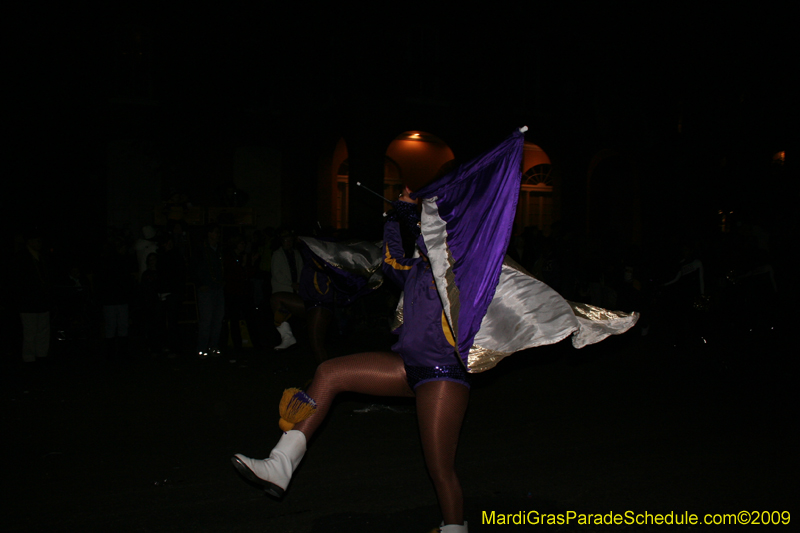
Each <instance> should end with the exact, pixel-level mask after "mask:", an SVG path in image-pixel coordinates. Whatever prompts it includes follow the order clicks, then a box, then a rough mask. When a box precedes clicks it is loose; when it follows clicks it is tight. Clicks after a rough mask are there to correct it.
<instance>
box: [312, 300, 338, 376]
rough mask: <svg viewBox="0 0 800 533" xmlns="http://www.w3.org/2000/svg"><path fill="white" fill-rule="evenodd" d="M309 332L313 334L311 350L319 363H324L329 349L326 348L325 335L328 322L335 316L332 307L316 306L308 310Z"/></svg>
mask: <svg viewBox="0 0 800 533" xmlns="http://www.w3.org/2000/svg"><path fill="white" fill-rule="evenodd" d="M307 314H308V332H309V334H310V335H311V351H313V352H314V357H315V358H316V360H317V363H318V364H319V363H322V362H323V361H325V360H326V359H327V358H328V351H327V350H326V349H325V336H326V334H327V333H328V324H330V322H331V319H332V318H333V313H332V312H331V311H330V309H325V308H324V307H314V308H312V309H309V310H308V311H307Z"/></svg>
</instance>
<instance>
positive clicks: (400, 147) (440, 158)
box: [383, 131, 453, 200]
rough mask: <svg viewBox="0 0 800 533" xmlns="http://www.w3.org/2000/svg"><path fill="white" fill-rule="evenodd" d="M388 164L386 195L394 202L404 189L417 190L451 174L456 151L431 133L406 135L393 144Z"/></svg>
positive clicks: (389, 150)
mask: <svg viewBox="0 0 800 533" xmlns="http://www.w3.org/2000/svg"><path fill="white" fill-rule="evenodd" d="M386 160H387V165H385V167H384V168H385V172H384V177H383V193H384V196H385V197H386V198H388V199H389V200H394V199H395V198H397V196H398V195H399V194H400V192H401V191H402V188H403V185H408V186H409V187H410V188H411V189H412V190H416V189H418V188H420V187H422V186H423V185H426V184H428V183H430V182H431V181H433V180H434V179H436V178H438V177H440V176H442V175H443V174H444V173H446V172H447V171H449V170H450V168H451V167H452V164H453V151H452V150H451V149H450V147H449V146H448V145H447V143H445V142H444V141H442V140H441V139H440V138H439V137H437V136H435V135H433V134H431V133H426V132H424V131H405V132H403V133H401V134H400V135H398V136H397V137H395V139H394V140H393V141H392V142H391V143H390V144H389V147H388V148H387V149H386ZM388 162H391V163H392V165H389V164H388Z"/></svg>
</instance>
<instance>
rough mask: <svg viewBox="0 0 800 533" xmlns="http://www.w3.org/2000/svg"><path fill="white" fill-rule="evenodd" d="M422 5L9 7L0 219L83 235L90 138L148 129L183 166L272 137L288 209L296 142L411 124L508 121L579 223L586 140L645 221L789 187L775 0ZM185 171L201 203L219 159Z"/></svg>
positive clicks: (451, 126) (103, 176)
mask: <svg viewBox="0 0 800 533" xmlns="http://www.w3.org/2000/svg"><path fill="white" fill-rule="evenodd" d="M169 6H172V4H171V3H170V4H169ZM437 6H438V4H429V3H428V4H426V3H420V4H415V5H404V6H403V7H402V8H401V7H400V6H393V7H391V8H389V7H386V8H371V9H370V8H367V9H350V8H347V7H346V6H343V5H336V6H333V5H331V6H325V7H309V8H308V9H306V8H302V7H297V8H283V7H273V6H269V7H259V8H240V9H234V8H224V9H223V8H219V7H215V6H207V7H202V6H192V7H191V8H188V7H181V8H176V7H168V6H165V5H155V4H154V5H150V6H149V7H148V4H140V3H136V4H133V3H132V4H128V5H126V6H124V7H120V6H116V7H113V8H104V9H98V10H95V11H91V10H76V9H75V8H73V7H69V8H67V7H58V8H54V9H51V10H47V11H41V12H40V11H36V12H33V11H29V12H28V13H27V14H26V16H23V17H21V18H20V19H19V20H18V23H19V27H20V28H21V30H22V31H20V35H21V38H20V39H19V40H18V41H17V42H16V43H15V45H14V50H15V53H14V54H13V59H15V60H16V61H17V64H16V65H15V66H16V67H17V68H15V69H13V70H12V73H13V75H12V76H11V79H12V80H13V83H12V84H11V85H12V87H13V88H14V89H18V90H19V93H18V94H15V96H14V97H13V100H12V101H11V102H9V104H10V106H9V107H10V109H11V110H12V112H13V113H12V116H14V117H15V118H17V119H18V120H17V121H14V129H15V131H16V134H15V135H14V141H15V142H17V143H19V146H18V147H15V148H14V149H13V151H12V153H11V155H12V158H13V160H15V162H16V163H18V164H17V165H15V166H14V167H13V168H14V169H15V170H14V172H15V174H16V175H17V177H16V178H15V179H12V180H11V183H10V184H9V187H10V190H8V192H7V198H8V199H10V201H11V205H12V207H15V208H16V209H17V210H18V211H17V212H16V213H15V216H14V221H15V222H20V221H25V222H24V223H28V221H29V220H30V219H31V218H32V219H34V220H37V219H38V220H37V223H40V222H41V223H43V225H45V226H47V227H48V228H50V229H51V230H52V231H55V232H58V233H60V234H61V235H62V236H63V234H76V233H80V234H83V235H87V236H88V235H96V234H97V231H95V230H94V229H95V228H96V227H97V226H98V225H99V226H102V225H103V222H104V220H105V218H106V216H105V207H106V206H105V204H104V201H105V194H104V191H105V190H106V189H107V187H108V183H107V179H108V177H107V172H106V155H105V151H106V145H107V142H109V141H110V140H114V139H122V138H124V139H142V140H150V141H156V142H157V143H158V144H159V146H161V147H162V150H163V151H164V153H165V154H166V157H167V158H169V157H173V158H179V157H184V158H186V159H191V158H192V157H195V158H196V157H198V155H197V154H191V153H189V152H190V151H191V150H192V149H195V150H196V151H199V152H200V157H202V156H203V155H205V157H207V158H209V159H213V158H214V157H218V158H220V159H222V158H223V157H224V156H222V155H219V156H217V153H224V151H225V150H226V149H230V147H231V146H234V145H235V144H236V143H242V142H255V143H264V144H270V145H274V146H277V147H279V151H280V152H281V154H282V172H283V175H284V176H285V178H284V182H285V183H287V184H288V183H294V184H295V187H296V190H294V191H292V190H290V192H289V193H288V194H289V196H288V197H286V198H285V200H284V203H287V202H288V203H290V204H292V203H297V202H298V201H300V194H299V192H298V191H303V190H307V183H305V184H304V183H303V180H308V179H309V178H308V177H307V176H308V173H307V172H306V167H307V166H308V165H309V164H310V163H308V162H307V160H308V159H313V158H315V157H317V154H316V153H315V152H314V151H313V150H309V147H310V146H312V145H313V140H314V137H315V135H323V134H327V132H328V131H329V130H331V129H336V130H338V131H340V132H341V131H344V132H345V133H351V134H353V135H362V136H363V135H365V134H364V133H363V132H364V131H369V130H370V129H371V128H375V127H376V124H380V123H382V122H388V123H391V124H392V125H397V126H398V127H400V126H403V125H406V123H409V124H412V125H413V122H414V120H416V122H418V123H420V124H421V126H425V125H427V124H436V125H437V126H438V125H441V124H447V125H448V131H453V130H455V131H459V132H462V134H461V136H460V137H458V136H455V135H451V137H456V138H455V139H453V140H451V141H450V143H451V145H453V144H455V145H456V146H454V149H456V152H457V157H458V158H459V159H466V158H468V157H469V156H471V155H474V154H475V153H476V152H477V151H479V150H482V149H485V148H486V147H488V146H489V145H490V144H491V143H492V142H495V140H496V139H498V138H501V137H502V136H504V135H506V134H507V132H508V131H510V130H511V129H512V128H514V127H517V126H519V125H522V124H528V125H529V126H530V128H531V132H530V133H529V134H528V137H529V138H530V139H532V140H533V141H534V142H543V141H547V143H548V152H550V153H551V155H553V152H555V154H554V155H556V156H558V157H559V158H560V160H561V164H562V165H563V166H564V167H565V168H564V171H563V172H564V173H565V174H566V175H568V176H570V178H571V180H572V183H574V186H569V187H565V188H568V189H569V190H567V191H565V193H564V194H565V196H564V200H563V202H564V206H563V209H564V210H565V212H564V215H565V218H573V219H576V220H578V221H579V222H580V223H584V222H585V220H582V218H584V217H585V216H586V215H585V202H586V199H585V192H584V191H585V186H586V185H585V177H584V176H583V175H584V174H585V168H586V165H587V160H588V158H589V157H590V156H591V154H592V153H595V152H597V150H600V149H602V148H614V149H616V150H617V151H619V152H624V153H627V154H630V155H632V157H633V160H635V163H636V165H637V166H638V167H639V169H638V181H639V188H640V194H641V197H642V201H643V202H644V208H643V209H642V217H643V224H644V226H645V228H646V230H651V231H657V230H661V229H664V228H672V227H674V226H675V224H682V223H683V221H684V220H687V219H691V218H692V217H704V216H709V213H714V212H715V211H717V210H718V209H727V210H730V209H732V208H734V207H739V206H741V205H743V204H745V203H747V204H748V205H749V206H750V207H751V208H753V209H757V210H759V212H768V213H769V214H770V216H778V215H779V214H781V213H784V212H785V211H787V210H788V209H789V208H790V206H791V203H792V202H794V200H795V199H796V194H797V186H796V183H795V180H794V179H793V178H791V176H793V175H794V170H793V161H792V155H791V152H790V153H789V155H788V157H787V158H786V162H785V165H784V166H783V167H782V168H781V169H780V170H779V171H778V172H775V168H774V167H773V165H771V158H772V156H773V154H775V153H776V152H779V151H782V150H787V147H788V146H789V145H790V144H792V142H793V140H794V139H795V138H796V137H795V134H794V132H793V131H791V130H790V122H791V119H790V117H793V116H796V102H795V99H794V98H793V97H792V96H793V95H794V91H793V89H794V87H796V85H795V84H794V75H793V69H792V68H791V65H792V57H793V52H792V50H793V48H792V47H791V46H790V44H789V31H788V28H787V24H788V22H787V16H786V13H785V12H784V11H782V9H781V7H780V6H781V4H780V3H774V4H773V3H769V2H766V3H745V4H744V5H739V6H729V7H726V8H717V7H712V6H710V5H709V6H705V7H704V6H697V5H695V6H691V7H689V6H688V5H686V4H682V3H678V4H675V3H671V4H664V5H657V6H654V5H643V4H641V3H634V2H631V3H612V4H607V5H599V4H591V5H583V4H575V5H568V4H563V5H562V4H558V5H557V6H556V5H553V4H552V3H544V4H537V3H534V2H524V3H523V2H516V3H512V4H511V5H509V6H507V7H506V8H500V7H496V8H495V7H492V8H489V7H488V5H487V4H485V3H481V2H464V3H462V4H460V5H459V7H458V8H457V9H451V8H447V7H441V6H439V7H437ZM407 117H409V118H407ZM679 126H680V133H679V129H678V128H679ZM440 129H444V128H440ZM397 131H398V132H399V131H400V130H397ZM465 131H466V132H467V133H464V132H465ZM198 146H200V147H201V148H199V149H198V148H196V147H198ZM309 152H311V153H309ZM196 165H197V166H206V167H209V166H210V167H211V168H213V169H214V171H215V172H216V173H217V176H216V177H215V176H197V174H196V173H195V176H194V177H193V178H192V179H193V180H195V181H194V183H192V186H193V187H194V189H195V190H197V191H198V193H197V194H198V195H199V196H201V198H200V200H202V199H204V198H205V197H204V196H203V195H206V196H207V195H208V192H206V191H205V190H204V189H210V190H213V188H214V186H215V185H216V184H215V180H217V181H219V180H222V179H224V177H226V176H223V175H224V173H225V172H230V171H229V170H228V169H227V168H226V165H227V166H229V163H225V162H222V163H218V162H216V161H211V163H210V164H208V163H207V164H200V163H196ZM304 165H305V166H304ZM356 165H357V163H356ZM570 165H571V166H572V167H571V166H570ZM211 172H212V171H209V174H210V173H211ZM286 177H289V178H296V179H286ZM162 179H167V180H169V179H173V180H178V181H179V185H181V186H183V185H184V184H183V183H180V179H181V177H180V176H165V177H162ZM581 180H583V182H582V181H581ZM572 183H571V184H572ZM571 184H570V185H571ZM290 189H291V187H290ZM581 189H583V190H581ZM303 198H305V197H303ZM197 203H202V201H199V202H197ZM312 205H313V204H312ZM6 211H8V210H6ZM17 215H19V216H17ZM295 216H297V215H295ZM300 216H301V217H302V215H300ZM305 216H306V220H302V219H301V220H296V219H292V215H288V214H286V215H284V220H283V221H282V222H285V223H294V224H301V223H307V222H309V221H313V220H314V218H313V213H310V212H306V214H305ZM787 218H789V219H790V218H791V217H787ZM771 222H772V224H774V225H775V226H782V225H783V223H784V222H778V221H775V220H772V221H771ZM786 222H789V220H786Z"/></svg>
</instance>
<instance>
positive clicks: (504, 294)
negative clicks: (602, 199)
mask: <svg viewBox="0 0 800 533" xmlns="http://www.w3.org/2000/svg"><path fill="white" fill-rule="evenodd" d="M638 318H639V314H638V313H624V312H622V311H609V310H607V309H603V308H600V307H596V306H593V305H590V304H584V303H577V302H570V301H567V300H565V299H564V298H562V297H561V295H560V294H558V293H557V292H556V291H554V290H553V289H551V288H550V287H549V286H548V285H547V284H545V283H543V282H541V281H539V280H538V279H536V278H534V277H533V276H531V275H530V274H529V273H527V272H526V271H525V270H524V269H523V268H522V267H521V266H519V265H518V264H517V263H515V262H514V261H513V260H512V259H511V258H509V257H506V259H505V261H504V263H503V267H502V272H501V274H500V282H499V283H498V285H497V290H496V291H495V294H494V298H493V299H492V302H491V304H489V308H488V309H487V311H486V315H485V316H484V317H483V320H482V322H481V327H480V329H479V330H478V333H477V335H476V336H475V343H474V344H473V345H472V346H471V347H470V350H469V353H468V356H467V367H468V370H469V371H470V372H472V373H477V372H483V371H485V370H489V369H490V368H492V367H494V366H495V365H496V364H497V363H498V362H500V360H502V359H503V358H505V357H507V356H509V355H511V354H513V353H514V352H518V351H520V350H526V349H528V348H533V347H535V346H544V345H547V344H553V343H556V342H559V341H561V340H563V339H565V338H567V337H569V336H570V335H572V345H573V346H574V347H575V348H583V347H584V346H587V345H589V344H594V343H596V342H600V341H602V340H603V339H605V338H606V337H608V336H609V335H618V334H620V333H624V332H626V331H628V330H629V329H630V328H632V327H633V325H634V324H636V321H637V320H638Z"/></svg>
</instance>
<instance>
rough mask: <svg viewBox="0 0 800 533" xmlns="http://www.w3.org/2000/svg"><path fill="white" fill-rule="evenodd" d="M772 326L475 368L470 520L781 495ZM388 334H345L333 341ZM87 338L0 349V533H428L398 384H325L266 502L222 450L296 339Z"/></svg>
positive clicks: (789, 482) (465, 468)
mask: <svg viewBox="0 0 800 533" xmlns="http://www.w3.org/2000/svg"><path fill="white" fill-rule="evenodd" d="M787 317H788V315H787ZM783 324H787V325H788V324H789V320H788V318H786V319H785V320H784V321H783ZM782 329H784V330H785V329H786V328H785V326H778V327H777V329H775V330H770V329H768V328H767V329H763V328H762V330H761V331H756V332H749V331H744V330H741V329H735V328H731V329H730V330H729V331H727V332H725V333H724V335H719V336H718V337H716V339H717V340H715V341H713V342H711V341H709V343H708V344H706V345H693V344H690V345H689V346H681V347H678V348H675V347H673V346H672V345H671V343H669V342H666V341H665V339H664V338H663V337H661V338H660V337H659V336H657V335H655V334H651V335H648V336H645V337H642V336H640V332H639V330H638V328H637V329H634V330H633V331H631V332H630V333H628V334H627V335H625V336H622V337H619V338H611V339H609V340H607V341H605V342H603V343H601V344H600V345H597V346H592V347H588V348H585V349H583V350H580V351H578V350H574V349H572V348H571V347H570V346H569V345H568V344H565V343H561V344H559V345H556V346H550V347H545V348H539V349H535V350H529V351H527V352H524V353H520V354H516V355H514V356H512V357H511V358H509V359H507V360H506V361H504V362H502V363H501V364H500V365H499V366H498V367H497V368H496V369H494V370H491V371H489V372H487V373H485V374H482V375H479V376H478V377H477V379H476V382H475V384H474V386H473V393H472V398H471V403H470V408H469V411H468V413H467V419H466V421H465V424H464V428H463V433H462V438H461V444H460V448H459V454H458V469H459V473H460V477H461V479H462V483H463V487H464V492H465V496H466V511H467V519H468V520H469V522H470V531H476V532H480V531H519V530H521V531H552V532H555V531H581V532H591V531H688V530H690V529H692V530H697V529H704V528H707V529H711V530H715V531H716V530H719V531H724V530H728V529H729V528H726V527H724V526H703V525H699V526H694V527H688V526H650V525H638V526H636V525H616V526H611V525H578V524H577V523H575V522H573V523H571V524H569V525H549V526H548V525H544V526H542V525H539V526H536V525H525V526H514V525H504V526H500V525H495V526H487V525H482V524H481V518H482V515H483V512H484V511H485V512H486V513H487V514H488V513H491V512H492V511H494V512H495V513H496V515H495V516H497V515H498V514H499V513H518V512H520V511H521V512H523V513H527V512H528V511H533V510H535V511H538V512H540V513H545V512H546V513H567V512H568V511H575V512H577V513H592V514H596V513H601V514H607V513H609V512H614V513H625V512H626V511H633V512H634V513H645V512H647V513H651V514H655V513H662V514H663V513H668V512H670V511H672V512H674V513H675V514H676V515H677V514H681V513H683V512H685V511H687V512H689V513H695V514H698V515H699V516H702V515H703V514H705V513H737V512H739V511H742V510H748V511H789V512H791V511H795V510H796V507H797V501H800V500H799V499H798V490H797V473H798V460H797V443H796V442H797V441H796V436H795V434H796V426H797V416H796V412H797V411H796V407H795V397H796V394H795V392H794V389H795V386H796V381H797V380H796V375H797V374H796V368H797V364H796V358H797V356H796V354H795V350H796V348H793V347H791V346H790V345H787V344H784V343H782V342H781V340H780V336H781V335H780V333H781V330H782ZM787 333H788V332H787ZM787 336H788V335H787ZM75 342H77V341H75ZM390 343H391V337H390V336H389V335H388V334H384V333H381V332H372V333H371V334H355V335H352V336H351V337H350V338H348V339H344V340H339V341H336V342H335V343H334V344H333V345H332V352H333V353H334V354H335V355H340V354H343V353H349V352H352V351H360V350H367V349H376V348H385V347H388V346H389V345H390ZM94 347H95V346H94V344H93V343H92V342H86V343H85V344H84V345H78V344H74V345H72V346H71V347H64V346H54V352H55V353H54V354H53V356H52V357H51V358H50V359H51V360H50V361H48V363H47V364H40V363H36V364H35V365H33V367H22V364H21V363H16V362H11V361H9V360H10V356H9V357H8V358H7V361H6V363H5V364H4V366H3V381H2V384H3V396H2V401H3V406H4V409H3V435H4V441H5V446H4V449H5V452H4V454H3V484H4V486H5V487H4V488H5V490H4V495H5V497H4V501H3V521H2V523H3V530H4V531H142V532H145V531H237V532H250V531H253V532H263V531H270V532H271V531H276V532H315V533H316V532H320V533H321V532H338V531H342V532H348V533H362V532H363V533H367V532H370V533H373V532H377V531H380V532H389V533H391V532H403V533H427V532H429V531H430V530H431V529H432V528H434V527H435V526H436V525H437V524H438V521H439V519H440V516H439V512H438V508H437V505H436V498H435V494H434V492H433V487H432V485H431V483H430V481H429V479H428V477H427V473H426V471H425V466H424V463H423V459H422V454H421V449H420V445H419V437H418V434H417V429H416V419H415V416H414V410H413V403H411V402H408V401H405V400H385V399H375V398H369V397H362V396H357V395H345V396H343V397H341V398H340V399H339V401H338V403H337V404H336V406H335V408H334V409H333V410H332V412H331V416H330V418H329V420H328V422H327V423H326V425H324V426H323V428H322V430H321V431H320V432H319V433H318V435H317V437H316V438H315V439H314V440H313V441H312V442H311V445H310V447H309V452H308V453H307V454H306V458H305V459H304V462H303V463H302V465H301V467H300V469H299V470H298V472H296V475H295V477H294V479H293V482H292V485H291V487H290V489H289V491H288V493H287V496H286V497H285V498H284V500H283V501H280V502H277V501H274V500H272V499H270V498H269V497H267V496H266V495H264V493H263V492H262V491H260V490H259V489H258V488H256V487H255V486H253V485H251V484H249V483H248V482H246V481H244V480H243V479H242V478H240V477H239V476H238V475H237V473H236V471H235V470H234V469H233V467H232V466H231V463H230V457H231V456H232V455H233V454H234V453H237V452H238V453H244V454H246V455H250V456H257V457H262V456H266V455H267V454H268V453H269V451H270V449H271V447H272V445H273V444H274V443H275V441H276V440H277V438H278V436H279V430H278V428H277V419H278V417H277V403H278V399H279V397H280V394H281V391H282V390H283V389H284V388H285V387H290V386H303V385H304V384H306V382H307V381H308V379H309V378H310V377H311V375H312V373H313V368H314V364H313V362H312V357H311V355H310V351H309V349H308V343H307V342H306V341H301V342H300V344H299V345H298V346H296V347H294V348H292V349H290V350H288V351H286V352H282V353H274V352H267V351H264V350H246V351H245V353H244V354H243V355H241V356H237V357H235V358H233V357H230V356H226V357H221V358H218V359H213V360H205V361H201V360H199V359H196V358H193V357H190V356H188V355H184V356H181V357H179V358H175V359H166V358H152V357H149V356H144V355H135V356H134V357H133V358H132V359H130V360H124V361H107V360H106V359H104V358H103V357H102V356H101V355H100V353H99V352H97V351H95V350H94V349H93V348H94ZM133 348H134V350H133V351H134V352H136V349H135V345H134V346H133ZM372 404H378V406H377V407H373V408H372V409H367V408H369V407H370V406H371V405H372ZM365 409H366V411H367V412H358V411H359V410H365ZM797 519H798V520H800V515H797ZM772 529H779V530H785V529H786V526H773V528H772Z"/></svg>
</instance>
